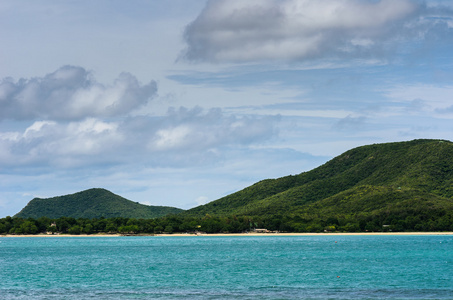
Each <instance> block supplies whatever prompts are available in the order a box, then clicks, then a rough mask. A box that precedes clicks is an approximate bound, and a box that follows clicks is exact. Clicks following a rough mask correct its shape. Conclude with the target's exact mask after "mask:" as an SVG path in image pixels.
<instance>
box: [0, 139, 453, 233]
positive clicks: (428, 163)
mask: <svg viewBox="0 0 453 300" xmlns="http://www.w3.org/2000/svg"><path fill="white" fill-rule="evenodd" d="M257 229H259V230H265V231H266V232H268V231H278V232H388V231H392V232H411V231H420V232H430V231H453V143H452V142H450V141H446V140H413V141H408V142H395V143H385V144H374V145H367V146H361V147H357V148H354V149H351V150H349V151H347V152H345V153H343V154H341V155H339V156H337V157H335V158H333V159H332V160H330V161H328V162H327V163H325V164H323V165H322V166H319V167H317V168H315V169H313V170H311V171H308V172H303V173H301V174H298V175H290V176H286V177H282V178H278V179H266V180H263V181H260V182H258V183H255V184H253V185H251V186H249V187H246V188H245V189H243V190H241V191H238V192H236V193H233V194H230V195H228V196H225V197H223V198H221V199H218V200H215V201H212V202H210V203H208V204H205V205H201V206H197V207H195V208H192V209H189V210H182V209H178V208H173V207H163V206H147V205H143V204H139V203H136V202H133V201H130V200H127V199H124V198H122V197H120V196H118V195H115V194H113V193H111V192H109V191H107V190H105V189H90V190H86V191H82V192H79V193H75V194H72V195H66V196H60V197H54V198H48V199H39V198H35V199H33V200H31V201H30V202H29V204H27V206H26V207H24V208H23V209H22V210H21V211H20V212H19V213H18V214H16V215H15V216H14V217H9V216H8V217H6V218H2V219H0V234H17V235H19V234H40V233H48V234H52V233H62V234H66V233H69V234H82V233H83V234H96V233H122V234H154V233H193V232H206V233H242V232H249V231H254V230H255V231H256V230H257Z"/></svg>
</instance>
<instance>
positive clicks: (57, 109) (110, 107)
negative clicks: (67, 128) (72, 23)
mask: <svg viewBox="0 0 453 300" xmlns="http://www.w3.org/2000/svg"><path fill="white" fill-rule="evenodd" d="M156 94H157V85H156V83H155V82H154V81H151V82H150V83H148V84H146V85H142V84H140V83H139V82H138V80H137V78H135V77H134V76H133V75H131V74H129V73H122V74H120V76H119V77H118V78H117V79H116V80H115V81H114V83H113V84H112V85H109V86H105V85H102V84H100V83H98V82H97V81H96V80H95V79H94V78H93V76H92V74H91V73H90V72H88V71H87V70H85V69H84V68H81V67H74V66H64V67H62V68H60V69H58V70H56V71H55V72H53V73H50V74H47V75H45V76H44V77H39V78H32V79H20V80H18V81H17V82H14V81H13V80H12V79H9V78H7V79H4V80H2V81H0V120H2V119H3V120H4V119H14V120H35V119H40V120H43V119H45V120H80V119H83V118H86V117H112V116H120V115H127V114H128V113H129V112H131V111H133V110H134V109H137V108H139V107H141V106H143V105H145V104H146V103H148V102H149V101H150V100H151V99H152V98H153V97H154V96H156Z"/></svg>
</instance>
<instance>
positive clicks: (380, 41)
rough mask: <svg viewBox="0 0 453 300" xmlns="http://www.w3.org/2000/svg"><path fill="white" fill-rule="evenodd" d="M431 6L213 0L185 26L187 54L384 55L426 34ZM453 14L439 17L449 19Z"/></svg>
mask: <svg viewBox="0 0 453 300" xmlns="http://www.w3.org/2000/svg"><path fill="white" fill-rule="evenodd" d="M426 13H427V7H426V6H425V5H423V4H422V3H420V2H416V1H410V0H400V1H393V0H380V1H359V0H323V1H318V0H265V1H261V0H260V1H242V0H219V1H209V2H208V3H207V5H206V7H205V9H204V10H203V11H202V12H201V14H200V15H199V16H198V17H197V18H196V19H195V20H194V21H193V22H192V23H190V24H189V25H188V26H187V27H186V30H185V40H186V43H187V49H186V52H185V53H184V57H185V58H186V59H188V60H193V61H208V62H248V61H262V60H289V61H294V60H305V59H310V58H321V57H324V58H325V57H327V58H335V57H351V58H359V57H365V58H373V57H378V58H379V57H382V56H383V55H385V53H387V52H388V51H393V50H394V49H393V48H394V47H396V46H397V45H398V44H400V43H401V42H403V41H404V40H413V39H416V38H419V37H420V34H421V33H423V34H426V30H428V28H429V21H427V20H424V21H423V22H420V20H421V18H422V16H424V14H426ZM449 21H451V18H450V19H448V18H447V19H445V20H442V19H437V20H436V22H437V23H439V22H442V23H443V24H445V26H446V27H448V25H446V24H447V23H448V22H449Z"/></svg>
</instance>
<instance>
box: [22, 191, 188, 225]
mask: <svg viewBox="0 0 453 300" xmlns="http://www.w3.org/2000/svg"><path fill="white" fill-rule="evenodd" d="M182 211H183V210H182V209H179V208H174V207H166V206H148V205H143V204H139V203H137V202H133V201H130V200H127V199H125V198H123V197H120V196H118V195H115V194H113V193H112V192H110V191H108V190H105V189H100V188H94V189H89V190H85V191H82V192H78V193H75V194H71V195H65V196H59V197H53V198H46V199H41V198H35V199H33V200H31V201H30V202H29V203H28V204H27V206H25V207H24V208H23V209H22V210H21V211H20V212H19V213H18V214H16V215H15V217H18V218H39V217H48V218H59V217H72V218H88V219H91V218H100V217H105V218H113V217H123V218H137V219H138V218H143V219H148V218H157V217H162V216H165V215H168V214H177V213H180V212H182Z"/></svg>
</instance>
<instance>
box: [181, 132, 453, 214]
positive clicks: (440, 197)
mask: <svg viewBox="0 0 453 300" xmlns="http://www.w3.org/2000/svg"><path fill="white" fill-rule="evenodd" d="M357 193H358V194H357ZM359 194H360V196H359ZM414 197H415V198H414ZM452 197H453V143H451V142H449V141H440V140H414V141H410V142H400V143H387V144H376V145H369V146H363V147H358V148H355V149H352V150H349V151H347V152H345V153H343V154H342V155H340V156H338V157H336V158H334V159H332V160H331V161H329V162H327V163H326V164H324V165H322V166H320V167H318V168H316V169H314V170H312V171H309V172H305V173H302V174H299V175H296V176H286V177H283V178H279V179H272V180H271V179H269V180H264V181H261V182H258V183H256V184H254V185H252V186H250V187H247V188H245V189H244V190H242V191H239V192H237V193H234V194H231V195H228V196H226V197H224V198H221V199H219V200H216V201H213V202H210V203H208V204H206V205H202V206H198V207H195V208H193V209H190V210H188V211H186V212H184V213H183V214H184V215H187V216H202V215H205V214H210V215H216V216H217V215H218V216H222V215H228V214H230V215H231V214H233V215H252V216H262V217H268V216H272V215H285V216H288V217H296V216H309V215H319V216H326V214H327V213H328V214H329V216H328V217H330V216H331V215H332V214H333V215H334V216H335V217H341V215H348V214H359V213H370V214H371V213H379V211H380V210H386V209H387V210H388V209H391V208H392V207H393V203H394V202H398V201H403V200H404V201H406V202H408V201H409V202H410V201H415V200H414V199H418V200H417V205H419V206H420V208H422V207H425V206H428V202H432V203H437V206H438V209H443V210H444V211H448V210H450V209H451V207H452V204H453V200H452ZM348 199H350V200H351V201H349V200H348ZM352 200H354V201H352ZM359 203H362V204H360V205H359Z"/></svg>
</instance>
